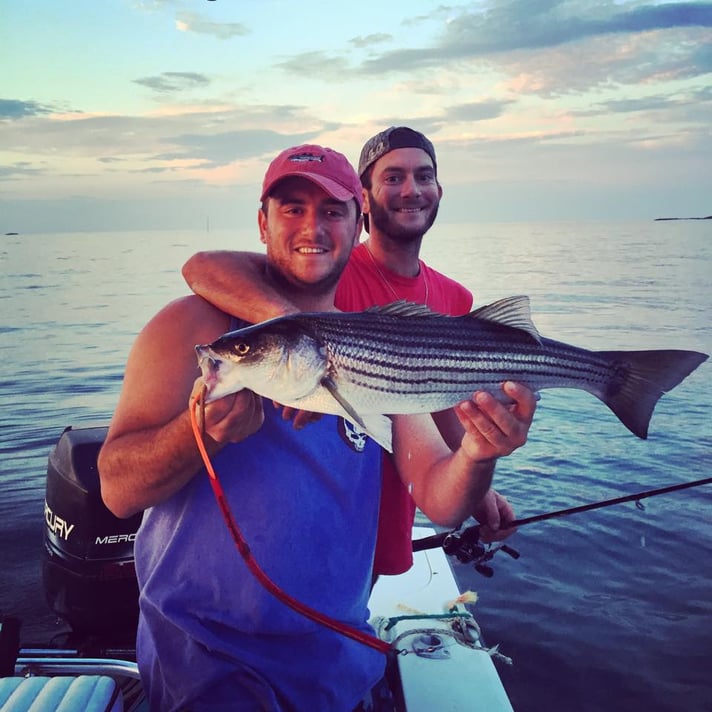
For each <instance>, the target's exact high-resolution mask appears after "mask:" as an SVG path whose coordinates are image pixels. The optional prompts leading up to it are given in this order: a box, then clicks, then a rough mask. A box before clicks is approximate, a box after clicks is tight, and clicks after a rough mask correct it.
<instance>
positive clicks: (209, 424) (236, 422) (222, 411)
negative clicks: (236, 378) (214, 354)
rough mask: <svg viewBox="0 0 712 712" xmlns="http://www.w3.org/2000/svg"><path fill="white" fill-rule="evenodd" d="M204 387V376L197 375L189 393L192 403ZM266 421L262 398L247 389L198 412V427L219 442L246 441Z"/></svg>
mask: <svg viewBox="0 0 712 712" xmlns="http://www.w3.org/2000/svg"><path fill="white" fill-rule="evenodd" d="M204 387H205V382H204V381H203V378H202V376H201V377H198V378H197V379H196V380H195V383H194V384H193V391H192V393H191V394H190V402H191V403H192V402H193V399H194V398H195V397H196V396H198V395H199V394H200V392H201V391H202V390H203V388H204ZM203 417H204V418H205V420H204V421H203V420H202V418H203ZM263 422H264V413H263V411H262V398H261V397H260V396H258V395H256V394H255V393H253V392H252V391H250V390H248V389H246V388H243V389H242V390H240V391H237V392H236V393H232V394H230V395H227V396H225V397H224V398H220V399H218V400H216V401H213V402H211V403H209V404H207V405H206V406H205V408H204V409H202V411H199V412H198V425H199V427H200V428H201V429H202V430H203V431H204V432H205V433H206V434H207V435H208V436H209V437H210V438H211V439H212V440H213V441H215V443H217V444H219V445H224V444H225V443H228V442H233V443H238V442H240V441H241V440H244V439H245V438H247V437H249V436H250V435H252V434H253V433H255V432H257V431H258V430H259V429H260V428H261V427H262V423H263Z"/></svg>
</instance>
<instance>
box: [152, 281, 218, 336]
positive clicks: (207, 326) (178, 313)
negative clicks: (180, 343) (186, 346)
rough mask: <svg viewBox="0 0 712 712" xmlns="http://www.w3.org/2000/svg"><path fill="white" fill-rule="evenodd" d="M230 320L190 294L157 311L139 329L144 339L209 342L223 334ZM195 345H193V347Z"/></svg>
mask: <svg viewBox="0 0 712 712" xmlns="http://www.w3.org/2000/svg"><path fill="white" fill-rule="evenodd" d="M229 324H230V318H229V316H228V315H227V314H225V313H224V312H222V311H220V310H219V309H217V308H215V307H214V306H213V305H212V304H210V303H209V302H207V301H206V300H205V299H202V298H201V297H198V296H197V295H195V294H191V295H188V296H185V297H180V298H178V299H175V300H173V301H172V302H170V303H169V304H167V305H166V306H165V307H163V309H161V310H160V311H159V312H158V313H157V314H156V315H155V316H154V317H153V318H152V319H151V320H150V321H149V322H148V323H147V324H146V326H145V327H144V328H143V329H142V330H141V334H140V336H143V337H144V338H149V339H153V338H166V339H169V340H175V339H178V340H183V339H185V338H186V337H191V338H193V339H195V343H199V342H203V341H211V340H213V339H215V338H217V337H218V336H220V335H221V334H223V333H225V331H227V329H228V326H229ZM195 343H194V344H193V345H195Z"/></svg>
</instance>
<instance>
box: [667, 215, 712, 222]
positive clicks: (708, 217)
mask: <svg viewBox="0 0 712 712" xmlns="http://www.w3.org/2000/svg"><path fill="white" fill-rule="evenodd" d="M661 220H712V215H708V216H707V217H704V218H655V222H659V221H661Z"/></svg>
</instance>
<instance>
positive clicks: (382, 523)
mask: <svg viewBox="0 0 712 712" xmlns="http://www.w3.org/2000/svg"><path fill="white" fill-rule="evenodd" d="M358 172H359V176H360V179H361V184H362V186H363V196H364V197H363V200H364V204H363V212H364V227H365V228H366V231H367V232H368V233H369V237H368V239H367V240H365V241H364V242H362V243H360V244H359V245H357V246H356V247H355V248H354V250H353V252H352V254H351V259H350V260H349V263H348V265H347V266H346V269H345V270H344V272H343V274H342V277H341V280H340V282H339V285H338V288H337V291H336V306H337V307H338V308H339V309H342V310H345V311H360V310H363V309H367V308H368V307H371V306H374V305H382V304H388V303H390V302H393V301H398V300H400V299H405V300H407V301H411V302H416V303H420V304H427V306H429V307H430V308H431V309H433V311H438V312H441V313H443V314H450V315H452V316H459V315H461V314H467V313H468V312H469V311H470V310H471V308H472V294H471V293H470V292H469V291H468V290H467V289H466V288H465V287H464V286H463V285H461V284H459V283H458V282H455V281H454V280H452V279H450V278H449V277H447V276H445V275H443V274H441V273H440V272H437V271H436V270H434V269H432V268H431V267H429V266H428V265H427V264H426V263H425V262H423V260H421V259H420V256H419V255H420V248H421V244H422V240H423V237H424V236H425V233H426V232H427V231H428V230H429V229H430V227H431V226H432V225H433V223H434V221H435V218H436V216H437V213H438V207H439V204H440V198H441V197H442V192H443V191H442V187H441V185H440V183H439V182H438V178H437V159H436V155H435V148H434V146H433V144H432V142H431V141H430V140H429V139H428V138H427V137H426V136H424V135H423V134H422V133H420V132H419V131H415V130H413V129H411V128H408V127H406V126H398V127H395V126H391V127H390V128H388V129H386V130H385V131H382V132H380V133H378V134H376V135H375V136H373V137H372V138H370V139H369V140H368V141H367V142H366V143H365V144H364V146H363V149H362V150H361V155H360V159H359V170H358ZM262 259H263V258H262V257H261V256H249V255H248V254H247V253H236V252H203V253H198V254H197V255H194V256H193V257H192V258H191V259H190V260H188V262H187V263H186V264H185V266H184V268H183V275H184V277H185V278H186V281H187V282H188V284H189V285H190V286H191V288H192V289H193V290H194V291H195V292H197V293H198V294H200V295H201V296H203V297H204V298H206V299H208V300H210V301H212V302H214V303H216V304H219V305H220V306H221V307H222V308H224V309H226V310H228V311H232V310H234V309H238V308H240V307H239V305H238V303H237V301H238V300H237V298H236V297H237V295H239V301H241V302H242V303H243V304H244V300H245V296H246V295H248V296H252V297H253V300H251V301H250V307H251V309H252V310H253V311H252V313H253V314H254V315H255V316H256V318H258V319H260V320H263V319H269V318H271V317H273V316H278V315H280V314H284V313H290V312H292V311H295V306H294V305H293V304H290V303H289V302H287V301H285V300H284V299H283V297H282V295H279V294H273V293H270V292H269V290H268V289H265V285H263V284H259V285H258V287H256V286H255V285H254V283H253V282H257V281H258V279H259V271H260V270H261V264H262ZM250 273H252V276H250ZM504 388H505V390H507V391H508V393H507V395H509V396H510V397H512V398H513V399H514V400H515V406H514V407H513V409H512V411H511V415H512V416H513V418H515V419H516V425H514V426H513V434H514V438H513V439H511V440H510V437H509V435H510V434H509V433H507V432H505V431H503V430H502V428H500V427H499V426H497V425H496V424H494V423H492V422H485V423H484V426H483V427H484V428H485V430H486V431H487V432H488V433H490V434H489V435H485V434H482V439H481V447H482V452H483V457H484V456H485V454H486V456H487V457H489V458H491V459H490V462H491V465H490V466H491V468H492V470H494V463H495V459H496V458H498V457H502V456H505V455H508V454H510V453H511V452H512V451H513V450H514V449H515V448H516V447H517V446H518V445H519V444H520V443H519V442H518V440H517V437H518V433H519V431H520V429H522V428H523V429H525V431H526V430H528V428H529V425H530V424H531V419H532V417H533V411H530V408H529V403H530V396H531V394H529V393H527V394H526V396H525V397H524V399H523V401H522V402H521V403H519V402H518V401H517V398H518V397H519V394H520V393H521V387H520V386H515V385H514V384H505V385H504ZM433 417H434V418H435V419H436V422H437V425H438V428H439V429H440V431H441V433H442V434H443V437H445V439H446V441H447V442H448V443H449V444H450V445H451V446H452V447H453V448H456V447H457V446H458V444H459V442H460V440H461V438H462V435H463V431H462V427H461V426H460V424H459V422H458V420H457V418H456V416H455V414H454V413H453V412H452V411H448V412H446V413H439V414H434V416H433ZM309 419H310V418H309V416H308V415H306V414H300V415H298V416H297V417H296V418H295V423H296V424H297V425H298V426H299V427H301V426H302V425H304V424H305V423H306V422H308V421H309ZM507 425H508V426H512V421H509V420H508V421H507ZM381 497H382V498H381V514H380V518H379V531H378V540H377V545H376V554H375V560H374V577H376V576H378V575H380V574H399V573H402V572H404V571H407V570H408V569H409V568H410V567H411V565H412V563H413V553H412V546H411V530H412V527H413V520H414V515H415V503H414V501H413V498H412V497H411V496H410V494H409V493H408V491H407V488H406V487H405V486H404V485H403V483H402V482H401V479H400V477H399V476H398V473H397V472H396V470H395V467H394V465H393V461H392V458H391V457H390V455H389V454H388V453H384V467H383V492H382V495H381ZM469 514H474V515H475V516H476V517H477V518H478V520H479V521H480V522H482V523H483V524H485V525H486V528H485V529H484V533H485V535H487V536H488V537H489V538H490V539H491V538H498V537H504V536H506V535H507V533H508V532H507V531H506V529H504V527H505V526H506V522H507V521H511V520H513V519H514V512H513V510H512V508H511V506H510V505H509V503H508V502H507V500H506V499H505V498H504V497H502V496H501V495H500V494H498V493H497V492H495V490H494V489H492V490H490V492H488V494H487V496H486V497H485V498H483V500H482V501H481V502H479V503H478V504H477V507H476V508H475V509H474V510H473V511H472V512H470V513H469ZM500 525H503V531H501V533H497V530H498V529H499V527H500Z"/></svg>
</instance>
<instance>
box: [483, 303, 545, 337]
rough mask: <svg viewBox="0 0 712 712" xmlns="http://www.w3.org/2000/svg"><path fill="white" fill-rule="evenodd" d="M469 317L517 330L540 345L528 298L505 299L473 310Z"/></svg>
mask: <svg viewBox="0 0 712 712" xmlns="http://www.w3.org/2000/svg"><path fill="white" fill-rule="evenodd" d="M469 316H470V317H472V318H473V319H483V320H484V321H489V322H491V323H493V324H501V325H502V326H508V327H509V328H510V329H519V330H520V331H524V332H526V333H527V334H529V336H531V337H532V338H533V339H534V340H535V341H537V342H538V343H541V335H540V334H539V332H538V331H537V328H536V326H534V322H533V321H532V314H531V310H530V308H529V297H526V296H516V297H505V298H504V299H499V300H497V301H496V302H492V304H486V305H485V306H483V307H480V308H479V309H475V311H473V312H470V314H469Z"/></svg>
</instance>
